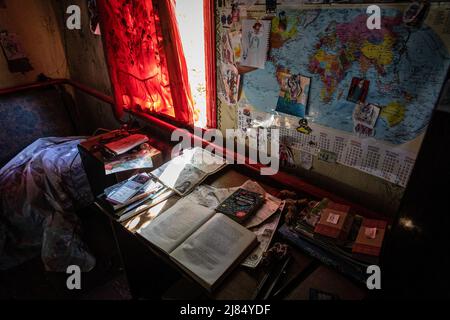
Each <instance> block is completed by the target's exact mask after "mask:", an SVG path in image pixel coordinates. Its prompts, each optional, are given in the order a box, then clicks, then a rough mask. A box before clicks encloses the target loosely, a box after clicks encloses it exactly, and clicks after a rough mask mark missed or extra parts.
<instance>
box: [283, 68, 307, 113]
mask: <svg viewBox="0 0 450 320" xmlns="http://www.w3.org/2000/svg"><path fill="white" fill-rule="evenodd" d="M277 80H278V83H279V84H280V93H279V96H278V102H277V107H276V109H275V110H276V111H278V112H282V113H286V114H290V115H293V116H296V117H300V118H304V117H305V115H306V106H307V103H308V95H309V86H310V83H311V78H308V77H305V76H302V75H299V74H290V73H289V72H286V71H278V72H277Z"/></svg>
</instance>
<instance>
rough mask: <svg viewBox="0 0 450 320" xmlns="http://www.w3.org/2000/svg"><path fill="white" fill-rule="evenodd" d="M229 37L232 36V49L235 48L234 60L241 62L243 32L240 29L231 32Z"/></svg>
mask: <svg viewBox="0 0 450 320" xmlns="http://www.w3.org/2000/svg"><path fill="white" fill-rule="evenodd" d="M229 38H230V44H231V49H232V50H233V55H234V62H236V63H239V62H240V61H241V55H242V46H241V40H242V35H241V32H240V31H233V32H230V33H229Z"/></svg>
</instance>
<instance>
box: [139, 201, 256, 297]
mask: <svg viewBox="0 0 450 320" xmlns="http://www.w3.org/2000/svg"><path fill="white" fill-rule="evenodd" d="M137 233H138V234H139V235H140V236H142V237H143V238H145V239H146V240H148V241H149V242H151V243H152V244H153V245H155V246H157V247H158V248H160V249H161V250H162V251H164V252H165V253H167V254H168V255H169V256H170V258H171V259H172V260H173V261H175V263H177V264H178V265H179V266H180V267H181V268H183V269H184V270H185V271H186V272H187V273H188V274H189V275H191V276H192V277H193V278H194V279H196V280H197V281H198V282H199V283H200V284H201V285H202V286H203V287H204V288H206V289H208V290H210V291H211V290H213V289H214V288H215V287H216V286H217V285H218V284H219V283H220V282H221V280H223V278H224V277H225V276H226V275H227V274H228V273H229V272H230V271H231V270H232V269H233V267H235V266H237V265H239V263H240V262H241V261H242V260H243V259H244V258H245V257H246V256H247V255H248V254H249V253H250V252H251V250H252V249H253V248H254V247H255V246H256V245H257V243H258V242H257V238H256V235H255V234H254V233H253V232H251V231H249V230H247V229H246V228H244V227H243V226H241V225H240V224H239V223H237V222H235V221H233V220H231V219H230V218H228V217H227V216H225V215H224V214H222V213H216V212H215V211H214V209H212V208H208V207H204V206H202V205H199V204H197V203H195V202H193V201H190V200H188V199H181V200H179V201H178V202H177V203H176V204H175V205H173V206H172V207H171V208H169V209H168V210H166V211H165V212H163V213H162V214H160V215H159V216H158V217H156V218H155V220H153V221H152V222H151V223H150V224H149V225H147V226H145V227H143V228H141V229H139V230H138V231H137Z"/></svg>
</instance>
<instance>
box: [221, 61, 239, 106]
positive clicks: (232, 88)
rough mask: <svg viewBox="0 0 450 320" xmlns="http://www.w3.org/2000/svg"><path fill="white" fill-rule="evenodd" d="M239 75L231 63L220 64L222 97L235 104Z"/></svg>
mask: <svg viewBox="0 0 450 320" xmlns="http://www.w3.org/2000/svg"><path fill="white" fill-rule="evenodd" d="M239 79H240V75H239V72H238V70H237V68H236V67H235V66H234V65H232V64H222V80H223V84H224V87H225V93H224V98H225V101H226V102H227V103H229V104H235V103H237V100H238V92H239Z"/></svg>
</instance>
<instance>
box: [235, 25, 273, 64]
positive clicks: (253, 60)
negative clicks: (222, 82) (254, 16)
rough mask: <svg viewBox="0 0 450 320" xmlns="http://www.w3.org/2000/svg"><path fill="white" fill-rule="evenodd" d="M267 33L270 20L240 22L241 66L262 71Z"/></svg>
mask: <svg viewBox="0 0 450 320" xmlns="http://www.w3.org/2000/svg"><path fill="white" fill-rule="evenodd" d="M269 33H270V20H242V60H241V65H243V66H247V67H254V68H258V69H264V65H265V63H266V59H267V50H268V47H269Z"/></svg>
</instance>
